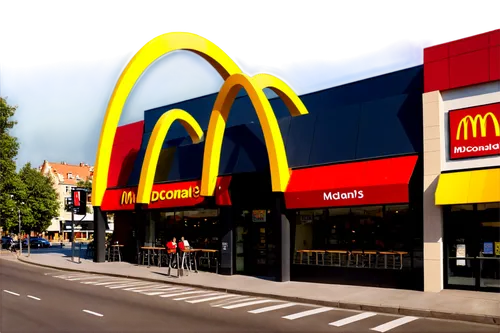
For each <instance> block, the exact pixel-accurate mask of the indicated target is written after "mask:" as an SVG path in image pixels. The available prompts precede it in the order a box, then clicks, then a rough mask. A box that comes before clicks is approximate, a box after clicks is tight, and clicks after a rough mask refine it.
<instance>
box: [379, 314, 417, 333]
mask: <svg viewBox="0 0 500 333" xmlns="http://www.w3.org/2000/svg"><path fill="white" fill-rule="evenodd" d="M417 319H418V318H417V317H412V316H406V317H401V318H398V319H395V320H391V321H390V322H388V323H385V324H382V325H379V326H377V327H374V328H370V330H372V331H377V332H382V333H383V332H387V331H389V330H392V329H393V328H396V327H399V326H402V325H404V324H408V323H410V322H412V321H414V320H417Z"/></svg>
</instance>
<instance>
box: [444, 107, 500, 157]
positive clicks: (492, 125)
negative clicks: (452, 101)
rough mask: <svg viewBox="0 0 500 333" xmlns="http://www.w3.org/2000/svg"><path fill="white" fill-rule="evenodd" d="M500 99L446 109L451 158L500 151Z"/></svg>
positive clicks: (495, 153)
mask: <svg viewBox="0 0 500 333" xmlns="http://www.w3.org/2000/svg"><path fill="white" fill-rule="evenodd" d="M499 119H500V103H494V104H487V105H481V106H475V107H471V108H466V109H461V110H453V111H449V112H448V120H449V146H450V159H460V158H471V157H481V156H491V155H499V154H500V123H499Z"/></svg>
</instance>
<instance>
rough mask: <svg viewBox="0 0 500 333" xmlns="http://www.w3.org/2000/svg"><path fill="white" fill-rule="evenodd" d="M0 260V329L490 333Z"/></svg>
mask: <svg viewBox="0 0 500 333" xmlns="http://www.w3.org/2000/svg"><path fill="white" fill-rule="evenodd" d="M1 257H2V258H3V259H0V297H1V310H0V322H1V327H0V333H9V332H22V333H26V332H72V333H73V332H121V333H125V332H141V333H143V332H151V333H153V332H165V331H177V332H218V333H220V332H333V333H335V332H371V333H373V332H391V333H392V332H477V333H479V332H485V333H486V332H488V333H498V332H499V328H498V327H497V326H489V325H479V324H470V323H462V322H456V321H455V322H454V321H446V320H434V319H424V318H414V317H405V316H392V315H387V314H376V313H370V312H357V311H349V310H343V309H335V308H323V307H320V306H316V305H307V304H294V303H289V302H284V301H278V300H273V299H266V298H253V297H248V296H239V295H231V294H225V293H220V292H212V291H208V290H201V289H195V288H187V287H180V286H176V285H172V284H170V285H169V284H163V283H150V282H144V281H139V280H133V279H120V278H113V277H105V276H97V275H90V274H82V273H70V272H62V271H56V270H50V269H45V268H40V267H36V266H31V265H27V264H23V263H20V262H18V261H17V260H15V258H13V257H12V256H6V255H3V256H1Z"/></svg>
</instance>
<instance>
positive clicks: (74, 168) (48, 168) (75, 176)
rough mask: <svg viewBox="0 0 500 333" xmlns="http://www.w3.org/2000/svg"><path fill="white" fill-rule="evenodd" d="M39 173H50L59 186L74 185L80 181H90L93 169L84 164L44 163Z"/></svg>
mask: <svg viewBox="0 0 500 333" xmlns="http://www.w3.org/2000/svg"><path fill="white" fill-rule="evenodd" d="M40 171H41V172H42V173H43V174H44V175H48V174H49V173H50V174H51V175H52V176H53V177H54V178H55V180H56V182H57V183H59V184H67V185H76V184H77V183H78V181H80V180H82V181H85V180H87V179H90V180H91V179H92V175H93V173H94V167H93V166H90V165H88V164H84V163H80V164H79V165H71V164H67V163H64V162H62V163H54V162H47V161H44V162H43V165H42V166H41V167H40Z"/></svg>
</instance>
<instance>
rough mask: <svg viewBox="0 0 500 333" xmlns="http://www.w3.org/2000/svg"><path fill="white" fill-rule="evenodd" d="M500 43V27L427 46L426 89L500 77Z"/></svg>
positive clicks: (465, 84) (467, 84)
mask: <svg viewBox="0 0 500 333" xmlns="http://www.w3.org/2000/svg"><path fill="white" fill-rule="evenodd" d="M499 46H500V30H495V31H491V32H488V33H484V34H481V35H477V36H472V37H468V38H464V39H460V40H457V41H453V42H450V43H446V44H441V45H436V46H432V47H429V48H426V49H424V91H425V92H429V91H435V90H448V89H455V88H459V87H466V86H471V85H475V84H480V83H487V82H491V81H496V80H499V79H500V70H499V67H500V55H499V50H498V47H499ZM446 64H447V65H446ZM445 67H447V68H445Z"/></svg>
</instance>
